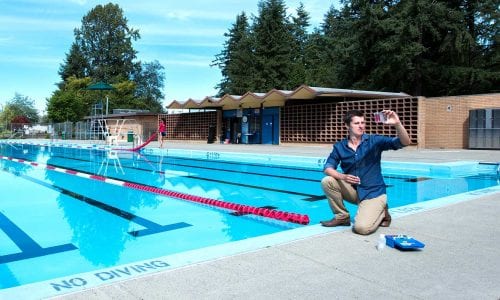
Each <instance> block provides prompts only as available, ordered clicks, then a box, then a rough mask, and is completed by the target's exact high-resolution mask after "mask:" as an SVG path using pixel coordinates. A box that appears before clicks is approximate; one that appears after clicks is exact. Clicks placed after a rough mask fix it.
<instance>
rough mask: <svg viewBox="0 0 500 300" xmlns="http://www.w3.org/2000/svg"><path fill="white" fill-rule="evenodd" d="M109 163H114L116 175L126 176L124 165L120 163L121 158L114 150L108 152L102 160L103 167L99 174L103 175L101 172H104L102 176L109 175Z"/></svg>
mask: <svg viewBox="0 0 500 300" xmlns="http://www.w3.org/2000/svg"><path fill="white" fill-rule="evenodd" d="M109 161H112V162H113V166H114V167H115V171H116V173H118V172H120V173H122V174H125V172H124V171H123V168H122V164H121V162H120V157H119V156H118V151H117V150H113V149H110V150H107V152H106V157H105V158H104V159H103V160H102V163H101V167H100V168H99V171H97V173H98V174H101V171H104V172H103V173H102V174H101V175H107V174H108V165H109ZM103 168H104V170H103ZM118 170H119V171H118Z"/></svg>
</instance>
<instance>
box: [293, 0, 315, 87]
mask: <svg viewBox="0 0 500 300" xmlns="http://www.w3.org/2000/svg"><path fill="white" fill-rule="evenodd" d="M296 13H297V16H294V17H292V27H291V29H292V35H293V38H294V39H293V44H292V55H293V59H292V62H293V66H292V71H291V74H290V83H289V85H290V86H291V87H292V88H296V87H298V86H300V85H301V84H305V83H306V67H308V65H307V63H306V59H305V58H306V54H305V51H306V47H307V43H308V40H309V34H308V33H307V29H308V27H309V25H310V24H309V19H310V16H309V13H308V12H307V11H306V10H305V8H304V4H302V3H300V5H299V7H298V8H297V11H296Z"/></svg>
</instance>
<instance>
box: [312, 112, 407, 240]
mask: <svg viewBox="0 0 500 300" xmlns="http://www.w3.org/2000/svg"><path fill="white" fill-rule="evenodd" d="M382 114H383V116H382V117H383V118H380V117H378V116H377V118H376V119H377V120H379V119H380V120H384V121H383V124H384V125H390V126H394V127H395V129H396V132H397V137H388V136H384V135H375V134H366V133H365V128H366V123H365V116H364V113H363V112H362V111H360V110H351V111H348V112H347V113H346V115H345V117H344V123H345V125H346V128H347V130H348V131H349V134H348V136H347V137H346V138H345V139H343V140H341V141H339V142H337V143H335V145H334V146H333V150H332V152H331V153H330V156H328V159H327V161H326V163H325V166H324V168H323V171H324V173H325V175H326V176H325V177H324V178H323V180H322V181H321V187H322V188H323V191H324V192H325V195H326V197H327V198H328V203H329V204H330V208H331V209H332V211H333V214H334V218H333V219H331V220H329V221H321V225H323V226H326V227H334V226H350V225H351V222H350V216H349V211H348V210H347V209H346V208H345V206H344V199H345V200H347V201H348V202H350V203H353V204H356V205H358V211H357V213H356V217H355V218H354V227H353V230H354V232H356V233H359V234H370V233H372V232H374V231H375V230H377V228H378V226H383V227H389V225H390V224H391V216H390V214H389V210H388V206H387V195H386V189H385V182H384V178H383V177H382V169H381V166H380V162H381V159H382V151H385V150H397V149H401V148H402V147H405V146H407V145H409V144H410V137H409V136H408V133H407V132H406V129H405V128H404V127H403V125H402V124H401V121H400V120H399V117H398V115H397V114H396V113H395V112H394V111H392V110H383V111H382ZM339 164H340V167H341V169H342V172H339V171H337V168H338V166H339Z"/></svg>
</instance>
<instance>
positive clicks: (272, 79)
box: [253, 0, 294, 92]
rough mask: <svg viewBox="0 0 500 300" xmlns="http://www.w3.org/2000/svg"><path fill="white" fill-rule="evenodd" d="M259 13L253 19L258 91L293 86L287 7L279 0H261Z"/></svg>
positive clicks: (291, 37)
mask: <svg viewBox="0 0 500 300" xmlns="http://www.w3.org/2000/svg"><path fill="white" fill-rule="evenodd" d="M258 6H259V15H258V16H257V17H256V19H255V20H254V24H253V34H254V37H255V58H256V72H257V75H258V76H257V77H256V78H255V80H256V83H255V84H254V86H255V87H256V91H257V92H267V91H269V90H270V89H273V88H275V89H285V90H289V89H292V88H293V86H292V84H291V81H290V73H291V71H292V70H293V54H292V51H293V48H292V45H293V41H294V39H293V35H292V30H291V24H290V21H289V20H288V18H287V15H286V7H285V4H284V1H282V0H268V1H261V2H259V4H258Z"/></svg>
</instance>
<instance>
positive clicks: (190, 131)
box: [164, 111, 221, 141]
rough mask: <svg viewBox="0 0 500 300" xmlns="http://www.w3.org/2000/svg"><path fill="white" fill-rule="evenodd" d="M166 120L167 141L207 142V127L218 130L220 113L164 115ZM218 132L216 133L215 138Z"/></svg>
mask: <svg viewBox="0 0 500 300" xmlns="http://www.w3.org/2000/svg"><path fill="white" fill-rule="evenodd" d="M164 116H165V119H166V120H167V139H168V140H170V139H172V140H192V141H207V138H208V127H209V126H210V125H215V126H216V127H217V129H218V130H220V126H221V125H220V119H221V112H220V111H208V112H193V113H184V114H169V115H164ZM219 135H220V131H217V132H216V137H218V136H219Z"/></svg>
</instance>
